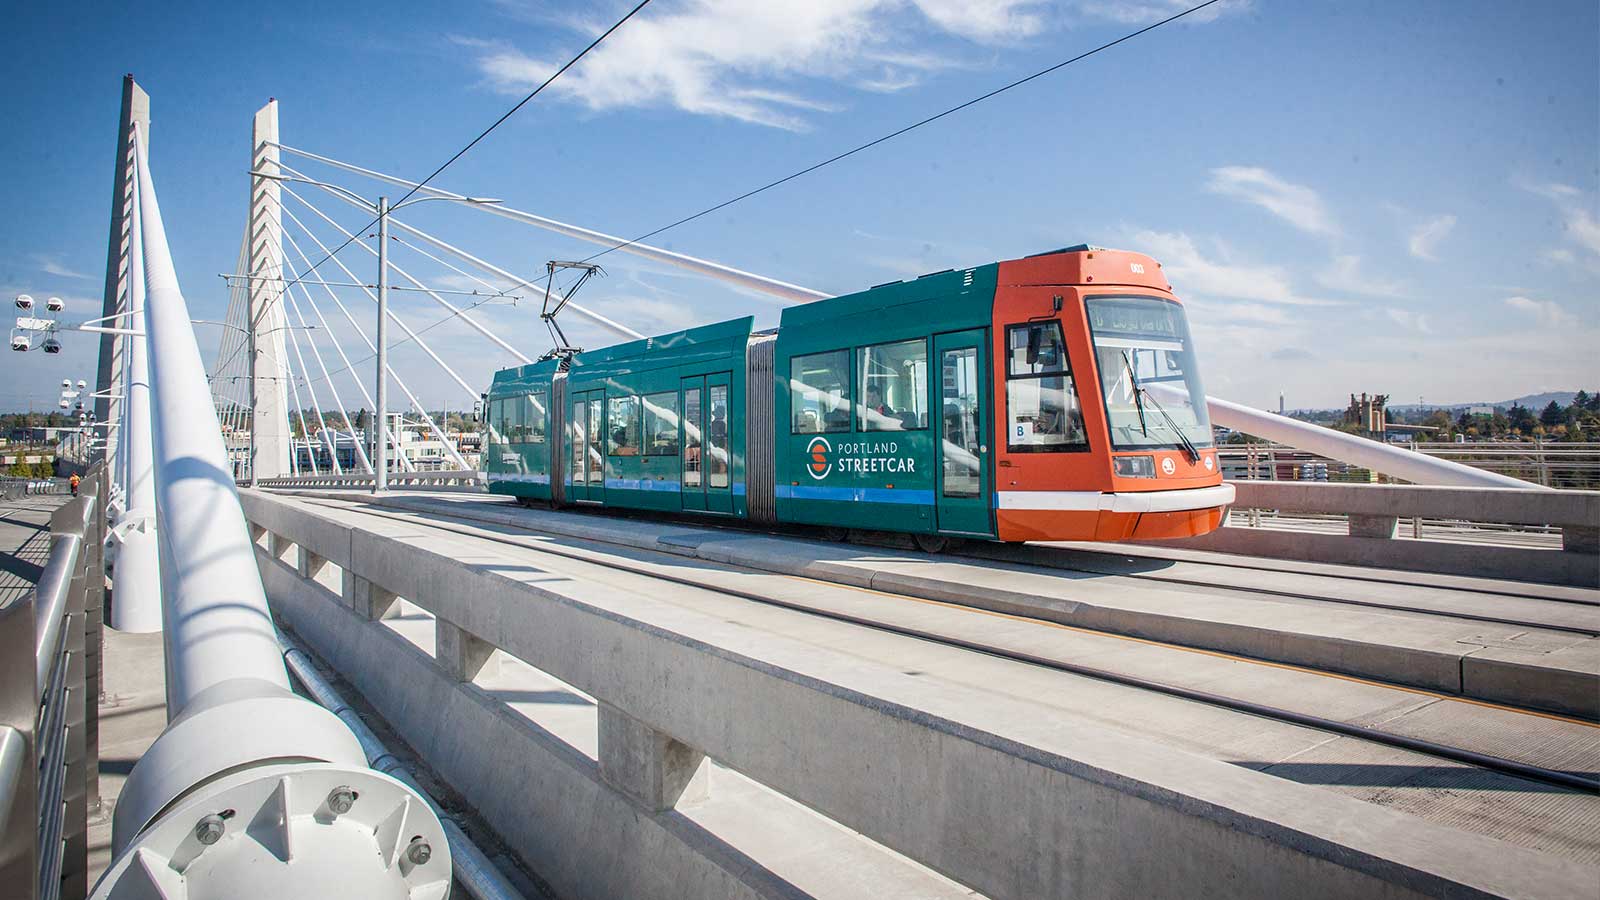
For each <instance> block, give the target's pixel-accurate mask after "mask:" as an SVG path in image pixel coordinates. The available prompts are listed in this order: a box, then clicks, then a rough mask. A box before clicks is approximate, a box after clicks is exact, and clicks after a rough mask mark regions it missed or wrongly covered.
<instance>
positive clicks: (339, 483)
mask: <svg viewBox="0 0 1600 900" xmlns="http://www.w3.org/2000/svg"><path fill="white" fill-rule="evenodd" d="M376 481H377V479H376V478H375V477H374V476H372V475H369V474H367V473H365V472H345V473H344V474H342V475H333V474H325V475H297V476H292V477H288V478H262V479H261V480H260V481H259V482H258V483H259V484H260V486H261V487H270V488H291V487H292V488H305V487H330V488H371V487H372V486H373V484H374V483H375V482H376ZM484 485H485V482H484V476H483V473H481V472H478V471H476V470H474V469H447V470H443V471H438V472H390V473H389V478H388V487H389V488H420V489H434V490H464V491H481V490H483V489H484Z"/></svg>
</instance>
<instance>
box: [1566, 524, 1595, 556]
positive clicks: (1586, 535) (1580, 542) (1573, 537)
mask: <svg viewBox="0 0 1600 900" xmlns="http://www.w3.org/2000/svg"><path fill="white" fill-rule="evenodd" d="M1561 549H1563V550H1565V551H1567V552H1568V553H1588V554H1591V555H1592V554H1596V553H1600V527H1595V526H1593V525H1567V526H1565V527H1563V528H1562V529H1561Z"/></svg>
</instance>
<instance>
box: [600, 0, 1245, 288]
mask: <svg viewBox="0 0 1600 900" xmlns="http://www.w3.org/2000/svg"><path fill="white" fill-rule="evenodd" d="M1220 2H1222V0H1205V2H1204V3H1199V4H1196V5H1195V6H1191V7H1189V8H1188V9H1185V10H1183V11H1181V12H1178V13H1174V14H1172V15H1170V16H1167V17H1166V18H1164V19H1161V20H1160V21H1157V22H1152V23H1150V24H1149V25H1146V26H1145V27H1143V28H1140V29H1138V30H1137V31H1131V32H1129V33H1127V34H1125V35H1123V36H1122V37H1119V38H1117V39H1116V40H1114V41H1107V42H1106V43H1104V44H1101V45H1100V46H1098V47H1095V48H1094V49H1092V50H1086V51H1084V52H1083V53H1080V54H1078V55H1077V56H1074V57H1072V58H1071V59H1066V60H1062V61H1061V62H1058V63H1056V64H1055V65H1053V66H1049V67H1047V68H1043V69H1040V70H1039V71H1037V72H1034V73H1033V74H1032V75H1028V76H1026V77H1023V78H1019V79H1017V80H1016V81H1013V82H1011V83H1010V84H1006V85H1003V86H1001V87H998V88H995V89H994V90H992V91H989V92H987V93H984V94H980V95H978V96H976V97H973V98H972V99H971V100H967V101H966V102H964V103H958V104H956V105H955V106H952V107H950V108H949V109H946V110H943V111H942V112H937V113H934V114H933V115H931V116H928V117H926V118H924V119H920V120H918V121H916V122H913V123H911V124H910V125H907V126H905V127H903V128H899V129H896V130H894V131H891V132H889V133H888V134H886V135H883V136H882V137H878V138H874V139H873V140H870V141H867V142H866V143H865V144H861V145H859V146H856V147H853V148H851V149H849V150H846V151H844V152H843V153H840V154H837V155H835V156H831V157H829V158H827V159H825V160H822V161H821V162H818V163H815V164H813V165H810V166H807V167H805V168H804V169H801V170H799V171H798V172H792V173H790V174H788V175H785V176H783V177H782V178H779V179H777V180H775V181H769V182H767V183H766V184H764V185H762V186H760V187H758V188H755V189H753V190H748V191H745V192H744V193H742V194H739V195H738V196H735V197H730V198H728V199H727V200H724V201H722V202H721V203H718V204H716V205H715V206H708V207H706V208H705V209H702V210H700V211H699V212H697V213H694V214H692V215H688V216H684V217H683V218H681V219H679V220H677V221H676V222H672V223H669V224H667V225H663V226H661V227H660V228H657V229H655V230H653V231H647V232H645V233H644V234H641V235H639V236H638V237H636V238H634V239H633V240H630V241H623V242H622V243H619V244H617V245H616V246H614V247H609V248H607V249H605V250H602V251H600V252H599V253H596V254H594V255H592V256H588V257H585V258H584V260H583V261H584V262H593V261H594V260H597V259H599V258H600V257H602V256H605V255H606V254H608V253H612V252H615V251H617V250H621V249H623V248H625V247H628V246H631V245H633V244H637V243H639V242H640V241H646V240H649V239H650V238H653V237H655V236H656V235H658V234H661V233H662V232H665V231H671V230H672V229H674V228H677V227H678V226H680V225H686V224H688V223H690V222H693V221H694V220H696V219H699V218H702V217H704V216H708V215H710V214H712V213H714V212H716V211H718V210H721V209H726V208H728V207H730V206H732V205H733V204H735V203H738V202H739V201H741V200H748V199H749V198H751V197H754V196H755V195H757V194H760V193H764V192H766V191H769V190H772V189H773V188H775V187H778V186H779V185H783V184H787V183H789V182H791V181H793V180H795V179H796V178H800V177H802V176H805V175H809V174H811V173H812V172H815V171H817V170H818V169H821V168H824V167H826V166H831V165H833V164H834V163H836V162H839V161H841V160H844V159H848V158H849V157H852V156H855V155H856V154H857V153H860V152H862V151H864V150H870V149H872V148H873V147H876V146H878V145H879V144H883V143H886V142H888V141H892V140H894V139H895V138H897V137H900V136H901V135H903V134H906V133H908V132H911V131H915V130H917V129H918V128H921V127H922V126H924V125H930V124H932V123H934V122H937V121H939V120H940V119H943V118H945V117H946V116H950V115H954V114H955V113H958V112H960V111H962V110H964V109H967V108H968V107H971V106H976V105H978V104H979V103H982V102H984V101H985V100H988V99H990V98H993V97H998V96H999V95H1001V94H1004V93H1005V92H1007V91H1009V90H1011V89H1013V88H1018V87H1021V86H1022V85H1024V84H1027V83H1028V82H1030V81H1033V80H1035V79H1038V78H1043V77H1044V76H1046V75H1049V74H1051V73H1052V72H1057V71H1060V70H1061V69H1064V68H1066V67H1067V66H1070V65H1072V64H1073V63H1077V62H1080V61H1082V60H1085V59H1088V58H1089V57H1091V56H1094V55H1095V54H1097V53H1100V52H1102V51H1105V50H1110V49H1111V48H1112V47H1115V46H1117V45H1118V44H1121V43H1124V42H1126V41H1131V40H1133V39H1134V38H1136V37H1139V36H1140V35H1142V34H1146V33H1148V32H1151V31H1154V30H1156V29H1157V28H1160V27H1161V26H1163V25H1167V24H1170V23H1172V22H1176V21H1177V20H1179V19H1181V18H1183V17H1184V16H1189V15H1193V14H1194V13H1197V12H1199V11H1200V10H1202V9H1205V8H1206V7H1208V6H1211V5H1213V4H1216V3H1220Z"/></svg>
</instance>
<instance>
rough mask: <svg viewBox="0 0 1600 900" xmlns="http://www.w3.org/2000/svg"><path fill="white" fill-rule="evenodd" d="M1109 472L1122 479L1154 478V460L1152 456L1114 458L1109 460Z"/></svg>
mask: <svg viewBox="0 0 1600 900" xmlns="http://www.w3.org/2000/svg"><path fill="white" fill-rule="evenodd" d="M1111 470H1112V471H1113V472H1115V473H1117V474H1118V475H1121V476H1122V477H1123V478H1154V477H1156V458H1155V457H1154V456H1114V457H1112V458H1111Z"/></svg>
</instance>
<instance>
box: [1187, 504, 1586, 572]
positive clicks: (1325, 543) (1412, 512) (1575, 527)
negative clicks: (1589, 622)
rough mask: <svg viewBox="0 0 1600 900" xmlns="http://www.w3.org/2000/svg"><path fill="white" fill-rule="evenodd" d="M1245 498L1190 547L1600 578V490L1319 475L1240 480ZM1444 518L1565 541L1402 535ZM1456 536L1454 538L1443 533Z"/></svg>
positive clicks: (1390, 564) (1313, 559)
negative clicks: (1263, 521) (1298, 522)
mask: <svg viewBox="0 0 1600 900" xmlns="http://www.w3.org/2000/svg"><path fill="white" fill-rule="evenodd" d="M1230 483H1231V484H1233V486H1234V489H1235V490H1236V492H1237V499H1236V500H1235V502H1234V505H1233V509H1232V510H1231V512H1230V513H1229V517H1228V526H1229V527H1225V528H1223V529H1220V530H1219V531H1216V532H1213V533H1211V534H1209V535H1205V536H1203V537H1198V538H1188V539H1185V540H1184V541H1183V543H1182V546H1186V547H1197V548H1200V549H1208V550H1220V551H1223V552H1230V553H1248V554H1252V555H1263V556H1275V557H1281V558H1285V559H1298V560H1304V561H1309V562H1330V563H1341V564H1354V565H1371V566H1378V567H1382V568H1396V569H1407V570H1413V571H1430V572H1441V573H1445V574H1456V575H1472V576H1482V577H1491V578H1512V579H1518V580H1524V581H1544V582H1550V583H1555V584H1570V585H1578V586H1584V587H1595V586H1600V558H1597V556H1600V492H1597V491H1575V490H1541V489H1528V490H1519V489H1516V488H1460V487H1436V486H1425V485H1409V484H1406V485H1402V484H1336V483H1326V482H1309V481H1234V482H1230ZM1256 510H1264V511H1273V512H1276V513H1279V514H1284V515H1305V516H1342V517H1344V518H1345V520H1346V521H1347V523H1348V525H1347V533H1346V534H1342V535H1341V534H1328V533H1315V532H1311V531H1305V530H1291V529H1285V528H1258V527H1250V526H1251V525H1253V524H1259V523H1258V522H1257V521H1256V520H1255V517H1252V516H1246V515H1245V512H1246V511H1256ZM1405 519H1410V520H1414V521H1415V520H1421V519H1429V520H1434V521H1438V520H1444V521H1447V522H1451V523H1471V524H1475V525H1493V526H1502V527H1504V526H1512V527H1525V528H1527V527H1546V528H1551V529H1556V530H1559V532H1560V534H1561V549H1559V550H1556V549H1554V548H1551V549H1541V548H1533V547H1513V546H1502V545H1499V544H1494V543H1489V542H1483V541H1476V542H1473V543H1465V542H1463V541H1461V540H1448V539H1447V538H1450V537H1452V536H1455V535H1452V534H1451V533H1449V532H1448V531H1447V530H1445V529H1442V528H1440V529H1435V536H1434V537H1433V538H1423V537H1421V535H1420V531H1419V532H1417V533H1415V535H1414V539H1404V540H1397V538H1399V537H1400V532H1399V523H1400V521H1401V520H1405ZM1440 538H1446V539H1440Z"/></svg>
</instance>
